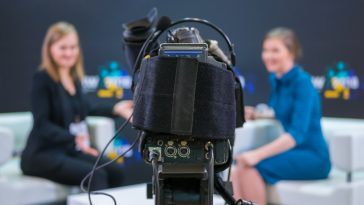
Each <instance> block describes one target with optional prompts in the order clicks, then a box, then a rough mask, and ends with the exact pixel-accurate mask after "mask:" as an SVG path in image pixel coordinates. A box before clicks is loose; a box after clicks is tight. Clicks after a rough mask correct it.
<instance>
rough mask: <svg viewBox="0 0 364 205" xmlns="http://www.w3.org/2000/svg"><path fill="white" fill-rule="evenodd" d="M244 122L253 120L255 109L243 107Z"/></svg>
mask: <svg viewBox="0 0 364 205" xmlns="http://www.w3.org/2000/svg"><path fill="white" fill-rule="evenodd" d="M244 109H245V112H244V113H245V120H255V108H254V107H252V106H245V107H244Z"/></svg>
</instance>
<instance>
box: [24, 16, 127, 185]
mask: <svg viewBox="0 0 364 205" xmlns="http://www.w3.org/2000/svg"><path fill="white" fill-rule="evenodd" d="M83 75H84V70H83V62H82V51H81V47H80V42H79V37H78V34H77V31H76V29H75V27H74V26H73V25H71V24H69V23H66V22H58V23H55V24H53V25H52V26H51V27H50V28H49V29H48V32H47V35H46V37H45V39H44V42H43V48H42V63H41V69H40V70H39V71H37V72H36V73H35V75H34V77H33V87H32V93H31V95H32V98H31V99H32V114H33V120H34V125H33V128H32V131H31V133H30V135H29V138H28V141H27V144H26V147H25V149H24V151H23V153H22V159H21V168H22V170H23V173H24V174H26V175H32V176H38V177H43V178H47V179H50V180H53V181H55V182H58V183H62V184H67V185H79V184H80V182H81V180H82V178H83V177H85V176H86V174H87V173H88V172H89V171H90V170H91V169H92V166H93V164H94V162H95V160H96V157H97V156H98V154H99V153H98V151H97V150H96V149H94V148H93V147H91V146H90V143H89V135H88V132H87V128H86V124H85V118H86V116H87V115H89V114H97V115H109V116H111V115H116V116H122V117H124V118H128V117H129V116H130V114H131V113H132V106H133V104H132V102H131V101H121V102H119V103H116V104H113V105H96V106H93V105H92V104H90V103H88V101H87V99H86V97H85V96H84V95H83V94H82V89H81V83H80V82H81V80H82V78H83ZM122 172H123V170H122V169H121V168H120V167H119V166H118V165H115V164H112V165H111V166H108V167H105V168H103V169H101V170H99V171H97V172H96V173H95V178H94V182H93V185H92V189H93V190H97V189H104V188H109V187H116V186H120V185H121V182H122V178H123V177H122Z"/></svg>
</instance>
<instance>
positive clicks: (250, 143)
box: [234, 118, 364, 205]
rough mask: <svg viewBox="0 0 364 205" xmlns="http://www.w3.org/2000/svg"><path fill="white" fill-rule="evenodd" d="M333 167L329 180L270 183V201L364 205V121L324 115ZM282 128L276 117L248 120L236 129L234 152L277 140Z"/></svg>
mask: <svg viewBox="0 0 364 205" xmlns="http://www.w3.org/2000/svg"><path fill="white" fill-rule="evenodd" d="M322 127H323V132H324V135H325V137H326V139H327V141H328V144H329V150H330V155H331V161H332V164H333V169H332V171H331V173H330V176H329V178H328V179H327V180H316V181H288V180H283V181H280V182H278V183H277V184H276V185H274V186H267V194H268V196H267V197H268V202H269V203H270V204H281V205H363V204H364V172H363V171H362V170H363V169H364V120H360V119H340V118H323V119H322ZM281 132H282V127H281V126H280V124H279V123H278V122H277V121H274V120H257V121H251V122H247V123H246V124H245V125H244V128H239V129H237V130H236V140H235V145H234V154H237V153H239V152H241V151H244V150H249V149H253V148H256V147H259V146H261V145H263V144H266V143H268V142H270V141H272V140H274V139H275V138H276V137H277V136H279V133H281Z"/></svg>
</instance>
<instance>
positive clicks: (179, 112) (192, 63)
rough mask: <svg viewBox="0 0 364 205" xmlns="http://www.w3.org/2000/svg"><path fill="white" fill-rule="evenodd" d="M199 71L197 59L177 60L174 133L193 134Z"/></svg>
mask: <svg viewBox="0 0 364 205" xmlns="http://www.w3.org/2000/svg"><path fill="white" fill-rule="evenodd" d="M197 73H198V61H197V60H190V59H185V58H179V59H178V60H177V67H176V73H175V81H174V96H173V105H172V116H171V117H172V119H171V130H172V131H173V132H174V133H181V134H182V133H184V134H186V133H188V134H192V128H193V117H194V105H195V92H196V80H197Z"/></svg>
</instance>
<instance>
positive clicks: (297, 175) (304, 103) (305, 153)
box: [256, 66, 331, 184]
mask: <svg viewBox="0 0 364 205" xmlns="http://www.w3.org/2000/svg"><path fill="white" fill-rule="evenodd" d="M270 80H271V85H272V93H271V96H270V99H269V105H270V106H271V107H272V108H273V109H274V111H275V115H276V119H278V120H279V121H280V122H281V124H282V126H283V128H284V130H285V132H287V133H289V134H291V136H292V137H293V138H294V140H295V142H296V146H295V147H294V148H292V149H290V150H288V151H286V152H283V153H281V154H278V155H275V156H273V157H270V158H267V159H265V160H262V161H261V162H260V163H259V164H257V165H256V169H257V170H258V172H259V173H260V174H261V176H262V177H263V179H264V181H265V182H266V183H268V184H275V183H276V182H277V181H279V180H284V179H285V180H313V179H324V178H327V176H328V174H329V172H330V169H331V163H330V157H329V152H328V148H327V144H326V141H325V139H324V137H323V134H322V129H321V123H320V121H321V103H320V97H319V95H318V92H317V91H316V89H315V88H314V87H313V84H312V82H311V77H310V75H309V74H308V73H306V72H305V71H304V70H302V69H301V68H300V67H299V66H295V67H294V68H292V69H291V70H290V71H289V72H288V73H286V74H285V75H283V76H282V77H281V78H280V79H277V78H276V76H275V75H274V74H271V76H270Z"/></svg>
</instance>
